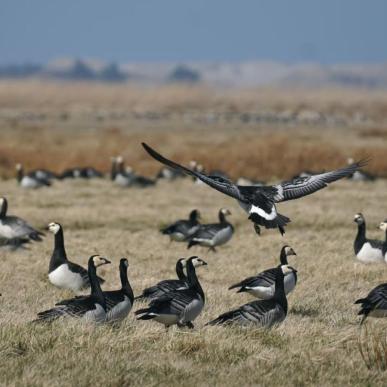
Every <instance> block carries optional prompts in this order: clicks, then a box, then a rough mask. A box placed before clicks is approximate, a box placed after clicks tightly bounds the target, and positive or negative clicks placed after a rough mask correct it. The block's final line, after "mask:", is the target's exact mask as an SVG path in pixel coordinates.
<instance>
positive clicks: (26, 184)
mask: <svg viewBox="0 0 387 387" xmlns="http://www.w3.org/2000/svg"><path fill="white" fill-rule="evenodd" d="M16 177H17V181H18V183H19V185H20V187H23V188H33V189H35V188H40V187H45V186H46V187H48V186H50V185H51V182H50V180H49V179H46V178H42V177H38V176H37V175H36V174H34V173H32V174H28V175H25V174H24V170H23V167H22V165H21V164H16Z"/></svg>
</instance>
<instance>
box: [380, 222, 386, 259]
mask: <svg viewBox="0 0 387 387" xmlns="http://www.w3.org/2000/svg"><path fill="white" fill-rule="evenodd" d="M379 228H380V229H381V230H382V231H384V235H385V236H384V242H383V246H382V255H383V258H384V261H385V262H386V263H387V219H386V220H384V221H383V222H381V223H380V225H379Z"/></svg>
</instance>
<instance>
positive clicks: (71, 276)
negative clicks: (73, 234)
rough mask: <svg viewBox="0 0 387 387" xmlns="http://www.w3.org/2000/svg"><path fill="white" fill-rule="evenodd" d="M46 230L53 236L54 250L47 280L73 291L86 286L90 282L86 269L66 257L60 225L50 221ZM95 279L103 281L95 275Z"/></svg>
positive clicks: (101, 282)
mask: <svg viewBox="0 0 387 387" xmlns="http://www.w3.org/2000/svg"><path fill="white" fill-rule="evenodd" d="M48 230H49V231H50V232H52V233H53V234H54V237H55V244H54V250H53V252H52V256H51V259H50V264H49V268H48V279H49V281H50V282H51V283H52V284H53V285H54V286H56V287H58V288H63V289H69V290H72V291H73V292H79V291H80V290H83V289H86V288H88V287H89V286H90V285H91V284H90V277H89V275H88V272H87V270H86V269H84V268H83V267H82V266H80V265H78V264H76V263H73V262H70V261H69V260H68V259H67V255H66V250H65V247H64V237H63V228H62V226H61V225H60V224H59V223H55V222H52V223H50V224H49V225H48ZM97 279H98V281H99V283H100V284H103V283H104V280H103V279H102V278H100V277H97Z"/></svg>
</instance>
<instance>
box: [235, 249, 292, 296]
mask: <svg viewBox="0 0 387 387" xmlns="http://www.w3.org/2000/svg"><path fill="white" fill-rule="evenodd" d="M291 255H296V253H295V252H294V250H293V249H292V248H291V247H289V246H287V245H285V246H283V247H282V249H281V253H280V262H281V265H287V264H288V257H289V256H291ZM276 271H277V268H276V267H275V268H272V269H268V270H265V271H263V272H262V273H259V274H258V275H256V276H254V277H248V278H246V279H244V280H243V281H241V282H238V283H237V284H235V285H232V286H230V287H229V288H228V289H229V290H231V289H236V288H239V289H238V291H237V293H242V292H247V293H250V294H252V295H253V296H254V297H257V298H260V299H263V300H268V299H269V298H272V297H273V296H274V291H275V276H276ZM296 283H297V270H295V269H293V270H292V271H290V272H288V273H287V274H286V275H285V278H284V286H285V293H286V294H289V293H290V292H291V291H292V290H293V289H294V288H295V287H296Z"/></svg>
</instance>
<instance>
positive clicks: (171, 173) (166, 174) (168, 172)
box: [156, 167, 185, 181]
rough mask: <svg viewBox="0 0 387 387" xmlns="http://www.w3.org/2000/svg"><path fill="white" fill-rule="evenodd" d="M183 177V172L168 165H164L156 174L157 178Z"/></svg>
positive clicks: (171, 178) (172, 178)
mask: <svg viewBox="0 0 387 387" xmlns="http://www.w3.org/2000/svg"><path fill="white" fill-rule="evenodd" d="M181 177H185V174H184V173H183V172H181V171H178V170H176V169H172V168H168V167H162V168H161V169H160V170H159V172H158V173H157V175H156V179H165V180H170V181H172V180H176V179H178V178H181Z"/></svg>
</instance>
